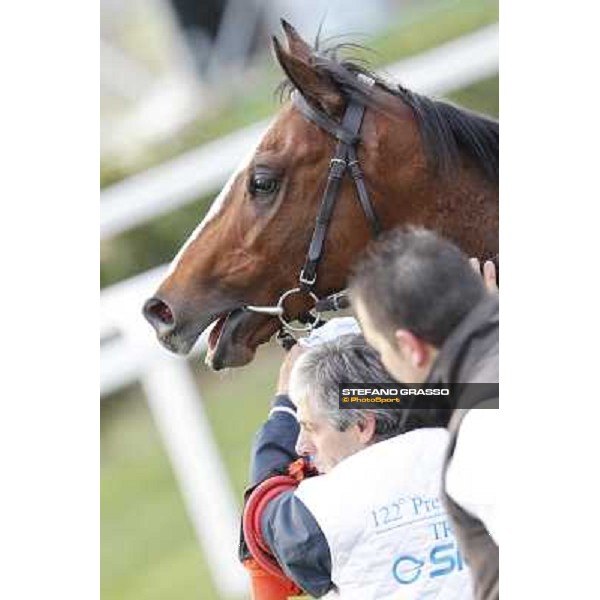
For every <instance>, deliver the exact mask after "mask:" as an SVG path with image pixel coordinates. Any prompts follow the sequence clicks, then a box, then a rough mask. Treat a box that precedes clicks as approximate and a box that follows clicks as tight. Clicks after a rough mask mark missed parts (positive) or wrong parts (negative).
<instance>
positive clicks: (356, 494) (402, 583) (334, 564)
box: [240, 319, 472, 600]
mask: <svg viewBox="0 0 600 600" xmlns="http://www.w3.org/2000/svg"><path fill="white" fill-rule="evenodd" d="M351 321H352V322H353V320H352V319H348V320H347V323H348V324H349V322H351ZM336 323H337V324H339V321H338V320H333V321H330V322H329V324H328V325H326V326H325V327H323V328H322V329H321V331H319V332H317V333H315V334H314V337H318V338H320V339H319V343H318V344H317V345H314V344H313V347H310V348H306V347H303V346H300V345H297V346H295V347H294V348H293V349H292V350H291V351H290V352H289V353H288V356H287V357H286V359H285V361H284V363H283V365H282V368H281V371H280V377H279V382H278V386H277V396H276V398H275V401H274V402H273V405H272V408H271V411H270V415H269V418H268V420H267V422H266V423H265V424H264V425H263V426H262V428H261V429H260V430H259V432H258V434H257V437H256V440H255V444H254V447H253V455H252V468H251V485H250V488H249V490H248V492H247V494H246V508H245V514H244V529H243V533H244V535H243V539H242V545H241V549H240V550H241V552H240V554H241V558H242V559H247V558H248V556H249V555H250V552H249V548H253V549H256V552H252V555H253V556H255V557H256V558H258V555H260V554H261V553H262V552H263V551H264V552H265V553H266V554H267V557H266V559H264V557H263V559H261V560H265V561H266V563H267V564H266V568H267V569H268V568H269V560H271V561H272V564H276V565H278V567H279V568H280V569H281V574H282V575H283V576H284V577H287V578H288V579H289V580H291V581H293V582H294V583H295V584H297V586H298V588H300V589H301V590H303V591H305V592H307V593H309V594H310V595H311V596H313V597H317V598H320V597H323V596H327V597H328V598H330V597H331V598H342V599H345V600H365V599H388V598H389V599H390V600H391V599H392V598H399V597H402V598H407V599H417V598H423V597H430V596H431V597H433V596H435V597H436V598H438V599H439V600H443V599H453V600H462V599H464V600H467V599H471V598H472V591H471V584H470V576H469V573H468V568H467V566H466V565H465V563H464V561H463V560H462V557H461V555H460V552H459V551H458V548H457V545H456V542H455V540H454V538H453V534H452V532H451V530H450V528H449V527H448V522H447V517H446V514H445V511H444V508H443V506H442V503H441V499H440V497H439V496H440V481H441V469H442V465H443V459H444V454H445V452H446V447H447V441H448V434H447V431H446V429H445V426H446V425H447V422H448V418H449V414H450V411H449V410H448V407H445V408H444V407H440V409H423V408H421V409H410V410H409V409H402V408H398V409H385V408H381V409H340V407H339V399H338V398H339V394H338V385H339V384H341V383H345V382H357V383H358V382H364V383H375V382H376V383H378V384H391V385H395V382H394V381H393V379H392V378H391V377H390V375H389V374H388V373H387V372H386V371H385V369H384V368H383V366H382V364H381V362H380V360H379V357H378V355H377V353H376V352H375V351H374V350H373V349H372V348H371V347H370V346H368V345H367V344H366V342H365V340H364V338H363V337H362V336H361V335H359V334H356V333H351V334H346V335H340V336H334V337H333V339H331V338H330V337H329V336H328V335H327V332H328V330H331V329H334V328H336ZM342 329H344V328H342ZM351 329H352V331H356V324H355V323H354V324H353V326H352V327H351ZM336 333H339V332H336ZM308 344H311V338H309V339H308ZM298 455H300V456H302V457H306V458H310V460H311V461H312V463H313V464H314V465H316V467H317V468H318V471H319V473H320V475H319V476H313V477H306V478H303V479H302V480H301V481H300V482H299V484H298V483H296V484H295V485H293V486H287V487H285V486H284V487H281V488H279V489H278V488H276V486H270V485H269V482H270V481H277V480H278V477H279V478H280V477H281V474H282V473H284V472H286V469H287V467H288V465H289V464H290V463H292V464H295V461H296V460H297V459H298ZM398 473H400V474H401V476H400V477H398V476H397V475H398ZM249 513H251V514H249ZM261 549H262V550H261ZM255 597H256V598H258V597H259V596H258V595H256V596H255ZM264 597H265V598H267V597H268V598H269V600H272V599H273V598H275V597H277V598H280V597H281V598H283V597H285V595H281V596H275V595H270V596H264Z"/></svg>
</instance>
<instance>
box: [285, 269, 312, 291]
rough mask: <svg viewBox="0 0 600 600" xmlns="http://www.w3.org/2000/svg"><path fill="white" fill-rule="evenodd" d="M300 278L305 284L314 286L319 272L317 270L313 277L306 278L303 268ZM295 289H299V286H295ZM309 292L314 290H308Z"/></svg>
mask: <svg viewBox="0 0 600 600" xmlns="http://www.w3.org/2000/svg"><path fill="white" fill-rule="evenodd" d="M298 280H299V281H300V283H302V284H303V285H308V286H313V285H315V281H317V273H316V271H315V274H314V275H313V278H312V279H306V277H305V276H304V269H302V271H300V277H299V278H298ZM295 289H299V288H295ZM286 293H287V292H286ZM307 293H310V294H312V292H307Z"/></svg>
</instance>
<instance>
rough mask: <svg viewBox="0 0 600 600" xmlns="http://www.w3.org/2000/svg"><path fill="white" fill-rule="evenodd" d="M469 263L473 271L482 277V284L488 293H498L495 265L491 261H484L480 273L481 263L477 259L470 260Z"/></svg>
mask: <svg viewBox="0 0 600 600" xmlns="http://www.w3.org/2000/svg"><path fill="white" fill-rule="evenodd" d="M469 262H470V263H471V266H472V267H473V270H474V271H475V272H476V273H478V274H479V275H481V276H482V277H483V283H484V284H485V287H486V288H487V290H488V292H491V293H497V292H498V278H497V275H496V265H495V264H494V262H493V261H491V260H486V261H485V263H483V273H482V271H481V263H480V262H479V259H478V258H470V259H469Z"/></svg>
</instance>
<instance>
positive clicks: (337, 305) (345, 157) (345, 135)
mask: <svg viewBox="0 0 600 600" xmlns="http://www.w3.org/2000/svg"><path fill="white" fill-rule="evenodd" d="M367 79H368V78H366V77H364V78H363V81H365V80H367ZM365 83H368V85H373V80H370V79H369V80H368V81H365ZM292 102H293V104H294V106H295V107H296V108H297V109H298V110H299V111H300V112H301V113H302V114H303V115H304V117H305V118H307V119H308V120H309V121H311V122H313V123H314V124H315V125H317V126H318V127H320V128H321V129H323V130H325V131H327V132H328V133H329V134H330V135H332V136H333V137H334V138H336V139H337V145H336V148H335V153H334V155H333V158H332V159H331V160H330V161H329V172H328V174H327V183H326V185H325V191H324V193H323V198H322V200H321V206H320V208H319V212H318V213H317V218H316V221H315V228H314V230H313V234H312V238H311V241H310V245H309V248H308V253H307V256H306V260H305V262H304V266H303V267H302V269H301V271H300V275H299V278H298V287H295V288H292V289H290V290H288V291H286V292H284V293H283V294H282V295H281V296H280V298H279V300H278V302H277V305H276V306H246V307H245V308H246V310H249V311H252V312H256V313H261V314H268V315H272V316H277V317H279V319H280V321H281V322H282V324H283V327H284V328H285V329H286V330H288V331H310V330H312V329H314V328H315V327H316V326H318V324H320V323H322V320H321V318H320V313H321V312H325V311H331V310H341V309H343V308H347V307H348V305H349V303H348V299H347V296H346V293H345V291H344V290H342V291H340V292H337V293H335V294H332V295H330V296H327V297H326V298H323V299H319V298H318V297H317V295H316V294H315V293H314V291H313V288H314V285H315V283H316V281H317V268H318V266H319V261H320V260H321V257H322V255H323V247H324V245H325V240H326V238H327V231H328V228H329V224H330V222H331V217H332V215H333V209H334V207H335V201H336V199H337V196H338V192H339V190H340V186H341V183H342V179H343V178H344V175H345V174H346V172H348V173H349V174H350V176H351V177H352V179H353V181H354V186H355V188H356V192H357V194H358V201H359V203H360V205H361V207H362V210H363V212H364V213H365V217H366V218H367V221H368V222H369V224H370V226H371V230H372V231H373V235H374V236H375V237H377V236H378V235H379V234H380V233H381V225H380V223H379V219H378V218H377V214H376V213H375V210H374V208H373V204H372V203H371V200H370V199H369V193H368V192H367V188H366V186H365V182H364V179H363V174H362V171H361V168H360V164H359V162H358V157H357V154H356V146H357V144H358V143H359V142H360V135H359V134H360V128H361V126H362V122H363V117H364V114H365V105H364V104H362V103H360V102H357V101H356V100H354V99H351V100H350V101H349V103H348V105H347V107H346V111H345V112H344V116H343V117H342V121H341V122H337V121H336V120H335V119H333V118H331V117H330V116H329V115H327V114H326V113H325V112H323V111H321V110H319V109H317V108H315V107H314V106H312V105H311V104H309V103H308V102H307V101H306V100H305V99H304V97H303V96H302V95H301V94H299V93H298V92H295V93H294V95H293V97H292ZM298 293H305V294H308V295H309V296H310V297H311V298H312V300H313V301H314V303H315V306H314V307H313V309H312V311H314V312H312V311H311V312H310V313H307V314H305V315H302V316H301V317H300V318H299V320H300V321H301V322H302V323H303V325H302V326H300V327H298V326H293V325H292V324H291V321H288V320H287V319H285V317H284V315H285V309H284V306H283V305H284V302H285V300H286V299H287V298H288V297H289V296H291V295H293V294H298Z"/></svg>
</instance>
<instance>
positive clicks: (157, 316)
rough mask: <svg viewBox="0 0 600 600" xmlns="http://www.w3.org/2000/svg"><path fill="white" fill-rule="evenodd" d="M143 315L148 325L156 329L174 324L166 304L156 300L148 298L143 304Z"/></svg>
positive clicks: (171, 312) (171, 313)
mask: <svg viewBox="0 0 600 600" xmlns="http://www.w3.org/2000/svg"><path fill="white" fill-rule="evenodd" d="M143 313H144V316H145V317H146V319H148V321H149V322H150V324H151V325H152V326H154V327H156V328H159V327H161V328H164V327H165V326H172V325H174V323H175V317H174V316H173V311H172V310H171V309H170V308H169V306H168V304H166V303H165V302H163V301H162V300H159V299H158V298H150V300H148V301H147V302H146V304H144V309H143Z"/></svg>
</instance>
